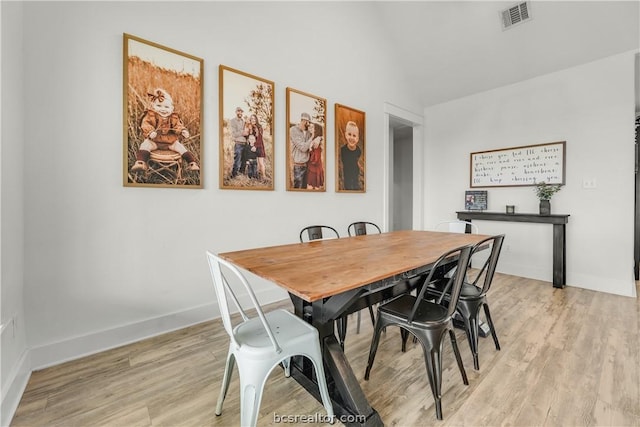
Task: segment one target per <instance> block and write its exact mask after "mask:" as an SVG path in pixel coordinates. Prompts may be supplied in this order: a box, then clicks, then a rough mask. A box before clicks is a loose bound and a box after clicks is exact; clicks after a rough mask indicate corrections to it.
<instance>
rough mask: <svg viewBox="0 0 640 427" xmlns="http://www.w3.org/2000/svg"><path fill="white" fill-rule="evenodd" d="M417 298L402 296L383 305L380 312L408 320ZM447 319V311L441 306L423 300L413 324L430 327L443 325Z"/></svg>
mask: <svg viewBox="0 0 640 427" xmlns="http://www.w3.org/2000/svg"><path fill="white" fill-rule="evenodd" d="M415 302H416V297H414V296H413V295H402V296H401V297H399V298H396V299H394V300H391V301H389V302H388V303H385V304H382V305H381V306H380V307H379V308H378V310H379V312H381V313H385V314H389V315H391V316H395V317H400V318H403V319H406V318H407V317H408V316H409V313H410V312H411V310H412V308H413V305H414V304H415ZM446 318H447V309H446V308H445V307H443V306H441V305H439V304H434V303H432V302H429V301H427V300H422V301H421V302H420V304H419V305H418V310H417V312H416V315H415V317H414V319H413V324H414V325H416V326H418V325H424V326H426V327H428V326H429V324H430V323H438V324H440V323H442V321H443V320H444V319H446Z"/></svg>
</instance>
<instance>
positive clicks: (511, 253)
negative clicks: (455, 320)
mask: <svg viewBox="0 0 640 427" xmlns="http://www.w3.org/2000/svg"><path fill="white" fill-rule="evenodd" d="M634 53H635V52H628V53H625V54H620V55H615V56H612V57H609V58H605V59H602V60H599V61H595V62H592V63H588V64H586V65H582V66H579V67H575V68H571V69H567V70H563V71H559V72H556V73H552V74H549V75H546V76H542V77H539V78H535V79H531V80H528V81H524V82H521V83H517V84H514V85H510V86H506V87H502V88H499V89H496V90H492V91H488V92H484V93H480V94H477V95H474V96H469V97H466V98H462V99H458V100H455V101H452V102H448V103H445V104H441V105H437V106H435V107H433V108H427V109H425V123H426V124H425V129H426V137H425V138H426V148H425V157H424V160H425V167H426V172H425V173H426V178H425V187H426V191H425V194H426V196H425V226H429V224H431V225H433V224H435V223H437V222H438V221H440V220H443V219H447V218H455V211H456V210H463V209H464V204H463V199H464V191H465V190H466V189H468V188H469V170H468V168H469V162H468V160H466V161H459V160H460V159H468V158H469V153H470V152H473V151H482V150H491V149H497V148H503V147H515V146H521V145H529V144H539V143H545V142H553V141H567V157H566V174H567V175H566V186H565V187H564V188H563V189H562V191H560V192H559V193H557V194H556V195H555V196H554V197H553V199H552V201H551V210H552V213H558V214H570V215H571V216H570V217H569V223H568V225H567V284H568V285H569V286H577V287H582V288H586V289H595V290H599V291H604V292H610V293H614V294H621V295H635V283H634V280H633V270H632V268H633V209H634V208H633V206H634V205H633V203H634V109H635V104H634V102H635V101H634ZM583 179H595V180H596V182H597V188H595V189H584V188H583V185H582V184H583ZM487 190H488V199H489V207H488V210H489V211H500V212H503V211H504V209H505V205H507V204H512V205H516V212H537V210H538V200H537V198H536V196H535V194H534V192H533V190H532V188H531V187H510V188H509V187H506V188H489V189H487ZM478 225H479V226H480V228H481V232H483V233H487V234H491V233H498V232H505V233H506V234H507V236H506V239H505V243H504V245H505V246H504V247H503V253H502V256H501V260H500V263H499V265H498V270H500V271H503V272H506V273H511V274H516V275H520V276H524V277H531V278H537V279H541V280H545V281H551V279H552V263H551V260H552V252H551V248H552V246H551V242H552V227H551V226H548V225H546V224H524V223H503V222H489V221H479V222H478Z"/></svg>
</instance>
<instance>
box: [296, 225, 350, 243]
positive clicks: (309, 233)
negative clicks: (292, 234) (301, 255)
mask: <svg viewBox="0 0 640 427" xmlns="http://www.w3.org/2000/svg"><path fill="white" fill-rule="evenodd" d="M323 231H325V232H328V233H329V234H330V237H325V235H324V233H323ZM305 236H306V237H305ZM326 238H340V234H338V231H337V230H336V229H335V228H333V227H330V226H328V225H310V226H308V227H305V228H303V229H302V230H300V243H304V242H308V241H311V240H319V239H326Z"/></svg>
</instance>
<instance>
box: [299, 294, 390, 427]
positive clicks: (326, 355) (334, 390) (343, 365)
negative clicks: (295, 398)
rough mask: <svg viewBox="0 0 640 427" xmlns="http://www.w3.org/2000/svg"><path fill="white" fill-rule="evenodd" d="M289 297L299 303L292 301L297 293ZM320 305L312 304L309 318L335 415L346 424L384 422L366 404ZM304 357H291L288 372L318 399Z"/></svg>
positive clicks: (364, 426)
mask: <svg viewBox="0 0 640 427" xmlns="http://www.w3.org/2000/svg"><path fill="white" fill-rule="evenodd" d="M291 299H292V300H293V301H294V306H296V307H297V306H299V304H297V302H299V301H295V300H296V299H298V298H297V297H295V296H293V295H292V296H291ZM322 305H323V302H322V301H318V302H314V303H313V304H312V306H313V310H312V311H313V318H312V320H311V321H312V324H313V325H314V326H315V327H316V328H317V329H318V333H319V335H320V345H321V347H322V357H323V359H324V369H325V375H326V377H327V385H328V387H329V395H330V396H331V400H332V403H333V410H334V412H335V414H336V416H337V417H338V419H339V420H340V421H341V422H342V423H343V424H345V425H347V426H359V427H374V426H383V425H384V424H383V422H382V419H381V418H380V415H379V414H378V412H377V411H376V410H375V409H373V408H372V407H371V405H369V402H368V401H367V398H366V396H365V395H364V392H363V391H362V388H361V387H360V383H359V382H358V379H357V378H356V376H355V374H354V373H353V370H352V369H351V365H350V364H349V361H348V360H347V357H346V355H345V354H344V351H343V349H342V347H341V346H340V343H338V340H337V339H336V336H335V334H334V321H333V320H329V321H326V320H324V319H323V316H322V311H323V306H322ZM296 311H297V310H296ZM307 320H308V319H307ZM304 360H306V359H303V360H299V359H298V360H296V359H294V362H293V363H292V366H291V376H292V377H293V378H294V379H295V380H296V381H297V382H298V383H300V384H301V385H302V386H303V387H304V388H305V389H306V390H307V391H308V392H309V393H310V394H311V395H313V396H314V397H315V398H316V399H317V400H318V401H321V398H320V392H319V390H318V385H317V383H316V382H315V380H314V378H313V375H312V372H313V370H310V369H308V366H306V364H305V362H304Z"/></svg>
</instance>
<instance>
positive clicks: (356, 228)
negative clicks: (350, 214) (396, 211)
mask: <svg viewBox="0 0 640 427" xmlns="http://www.w3.org/2000/svg"><path fill="white" fill-rule="evenodd" d="M367 227H368V228H370V229H371V230H376V231H377V232H378V233H382V230H380V227H378V226H377V225H376V224H374V223H373V222H368V221H358V222H352V223H351V224H349V226H348V227H347V233H348V234H349V236H350V237H351V236H362V235H363V234H368V233H367Z"/></svg>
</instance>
